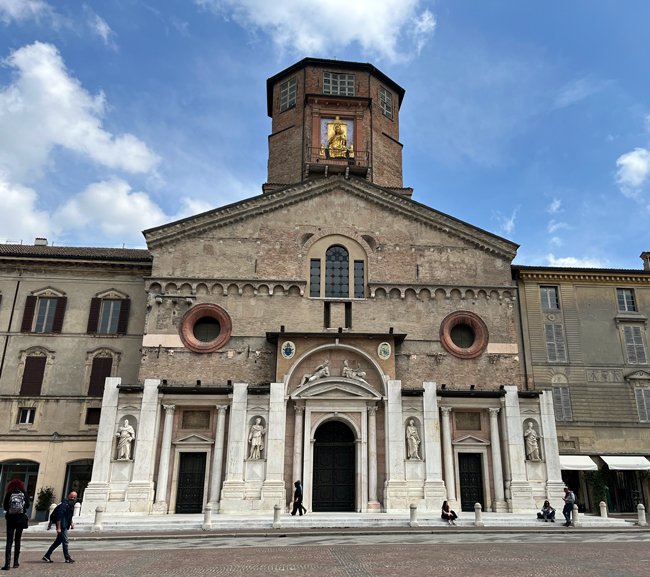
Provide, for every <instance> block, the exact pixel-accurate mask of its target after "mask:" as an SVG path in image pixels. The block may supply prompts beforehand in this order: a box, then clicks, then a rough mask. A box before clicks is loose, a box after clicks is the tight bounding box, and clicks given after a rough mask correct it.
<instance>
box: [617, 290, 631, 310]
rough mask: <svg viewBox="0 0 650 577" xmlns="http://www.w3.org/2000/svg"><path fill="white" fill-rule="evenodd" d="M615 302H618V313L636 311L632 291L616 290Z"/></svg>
mask: <svg viewBox="0 0 650 577" xmlns="http://www.w3.org/2000/svg"><path fill="white" fill-rule="evenodd" d="M616 301H617V302H618V310H619V311H621V312H628V313H630V312H635V311H636V300H635V299H634V290H633V289H622V288H619V289H616Z"/></svg>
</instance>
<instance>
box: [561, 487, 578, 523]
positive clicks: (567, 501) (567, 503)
mask: <svg viewBox="0 0 650 577" xmlns="http://www.w3.org/2000/svg"><path fill="white" fill-rule="evenodd" d="M562 499H563V501H564V507H563V508H562V515H564V518H565V519H566V523H564V526H565V527H570V526H571V513H573V505H574V503H575V502H576V496H575V493H574V492H573V491H572V490H571V489H570V488H569V487H564V497H562Z"/></svg>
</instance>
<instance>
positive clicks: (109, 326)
mask: <svg viewBox="0 0 650 577" xmlns="http://www.w3.org/2000/svg"><path fill="white" fill-rule="evenodd" d="M130 304H131V301H130V300H129V299H120V298H104V299H102V298H93V299H92V300H91V301H90V310H89V311H88V327H87V333H88V334H100V335H122V334H126V332H127V328H128V322H129V310H130Z"/></svg>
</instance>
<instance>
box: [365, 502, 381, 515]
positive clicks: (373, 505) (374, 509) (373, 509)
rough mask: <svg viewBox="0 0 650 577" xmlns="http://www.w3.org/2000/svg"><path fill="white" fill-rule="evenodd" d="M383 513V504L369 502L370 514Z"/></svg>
mask: <svg viewBox="0 0 650 577" xmlns="http://www.w3.org/2000/svg"><path fill="white" fill-rule="evenodd" d="M380 511H381V503H380V502H379V501H368V512H369V513H377V512H380Z"/></svg>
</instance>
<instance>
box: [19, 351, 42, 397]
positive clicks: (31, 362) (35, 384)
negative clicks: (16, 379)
mask: <svg viewBox="0 0 650 577" xmlns="http://www.w3.org/2000/svg"><path fill="white" fill-rule="evenodd" d="M46 362H47V358H46V357H27V358H26V359H25V370H24V372H23V382H22V384H21V385H20V394H21V395H23V396H26V397H37V396H38V395H40V394H41V388H42V387H43V376H44V375H45V363H46Z"/></svg>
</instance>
